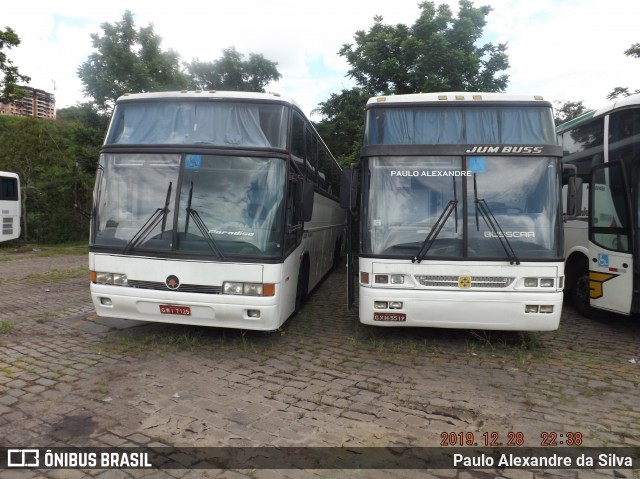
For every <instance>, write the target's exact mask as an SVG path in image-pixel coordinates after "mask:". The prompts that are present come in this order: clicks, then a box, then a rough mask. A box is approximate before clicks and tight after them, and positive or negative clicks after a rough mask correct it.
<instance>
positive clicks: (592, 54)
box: [0, 0, 640, 119]
mask: <svg viewBox="0 0 640 479" xmlns="http://www.w3.org/2000/svg"><path fill="white" fill-rule="evenodd" d="M418 3H419V2H418V1H417V0H393V1H389V0H384V1H383V0H339V1H338V0H322V1H314V2H310V1H302V0H234V1H232V2H216V1H206V2H205V1H202V0H192V1H191V2H175V1H172V2H167V1H165V0H133V1H132V0H127V1H124V0H109V1H107V2H100V3H98V2H92V1H86V0H82V1H80V0H29V1H22V2H17V1H12V2H10V3H7V4H3V7H2V11H1V13H0V28H2V29H4V27H7V26H9V27H11V28H13V29H14V30H15V31H16V33H17V34H18V36H19V37H20V40H21V44H20V45H19V46H18V47H17V48H13V49H11V50H9V51H5V53H7V54H8V56H9V58H10V59H11V60H12V61H13V63H14V64H15V65H17V66H18V68H19V69H20V71H21V73H23V74H25V75H29V76H30V77H31V79H32V81H31V84H30V86H32V87H34V88H39V89H43V90H46V91H49V92H53V93H54V94H55V95H56V106H57V107H58V108H64V107H67V106H73V105H75V104H76V103H79V102H83V101H85V100H86V99H85V98H84V97H83V94H82V84H81V83H80V80H79V79H78V77H77V74H76V72H77V69H78V66H79V65H80V64H82V63H83V62H84V61H85V60H86V58H87V56H88V55H89V54H90V53H92V52H93V49H92V45H91V39H90V34H92V33H100V34H102V29H101V28H100V24H101V23H104V22H108V23H112V24H113V23H115V22H118V21H120V20H121V19H122V15H123V13H124V11H125V10H127V9H129V10H131V11H132V12H133V14H134V19H135V22H136V26H137V27H142V26H147V25H148V24H153V26H154V30H155V32H156V33H157V34H158V35H160V37H162V40H163V41H162V45H161V48H162V49H163V50H168V49H173V50H175V51H177V52H178V53H179V54H180V56H181V58H182V61H185V62H190V61H191V60H192V59H194V58H199V59H200V60H202V61H213V60H215V59H217V58H219V57H220V56H221V52H222V49H224V48H227V47H229V46H235V47H236V49H237V50H238V52H240V53H242V54H245V55H247V56H248V54H250V53H260V54H263V55H264V56H265V57H266V58H267V59H269V60H272V61H275V62H277V63H278V70H279V71H280V73H281V74H282V79H281V80H280V81H279V82H277V83H274V84H271V85H269V87H268V90H269V91H276V92H279V93H282V94H285V95H289V96H291V97H293V98H294V99H295V100H296V101H297V102H298V103H299V104H300V105H301V106H302V108H303V109H304V110H305V112H306V113H307V114H310V113H311V111H312V110H313V109H314V108H316V107H317V106H318V103H320V102H322V101H324V100H326V99H327V98H328V97H329V95H330V94H331V93H339V92H340V91H341V90H342V89H343V88H351V87H352V86H353V83H352V81H351V80H350V79H349V78H348V77H346V73H347V70H348V64H347V63H346V62H345V61H344V59H343V58H342V57H340V56H339V55H338V53H337V52H338V50H339V49H340V47H341V46H342V45H343V44H344V43H352V42H353V36H354V33H355V32H356V31H357V30H360V29H364V30H368V29H369V28H370V27H371V26H372V25H373V17H374V16H375V15H381V16H382V17H383V18H384V21H385V23H389V24H397V23H404V24H407V25H412V24H413V23H414V21H415V20H416V18H417V17H418V14H419V7H418ZM435 3H436V4H440V3H449V4H451V5H452V6H453V8H454V11H455V10H456V9H457V5H458V2H457V1H450V0H446V1H444V0H440V1H438V0H436V2H435ZM474 5H476V6H480V5H490V6H491V7H492V8H493V11H492V12H491V13H490V14H489V16H488V18H487V21H488V23H487V26H486V27H485V29H484V34H485V37H484V38H483V40H482V43H486V42H489V41H491V42H493V43H497V42H507V43H508V51H507V53H508V55H509V61H510V64H511V67H510V69H509V70H508V72H507V73H508V75H509V77H510V81H509V87H508V89H507V92H509V93H530V94H538V95H543V96H544V97H545V99H548V100H551V101H556V100H557V101H579V100H582V101H584V103H585V105H586V106H587V107H591V108H597V107H599V106H602V105H604V104H605V103H607V100H606V95H607V94H608V93H609V92H610V91H611V90H612V89H613V88H614V87H616V86H626V87H629V88H630V89H632V90H635V89H640V59H634V58H628V57H626V56H625V55H624V51H625V50H626V49H627V48H629V47H630V46H631V45H632V44H633V43H639V42H640V33H638V28H637V25H638V19H639V18H640V2H639V1H638V0H605V1H603V0H535V1H532V0H485V1H475V2H474ZM313 119H318V118H317V117H313Z"/></svg>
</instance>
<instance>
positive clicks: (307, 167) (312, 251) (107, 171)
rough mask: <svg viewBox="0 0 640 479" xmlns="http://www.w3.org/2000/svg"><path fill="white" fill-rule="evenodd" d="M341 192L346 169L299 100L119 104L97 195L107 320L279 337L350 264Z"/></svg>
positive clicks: (95, 284)
mask: <svg viewBox="0 0 640 479" xmlns="http://www.w3.org/2000/svg"><path fill="white" fill-rule="evenodd" d="M339 185H340V168H339V166H338V164H337V163H336V162H335V160H334V158H333V157H332V155H331V153H330V152H329V150H328V149H327V147H326V146H325V144H324V142H323V141H322V139H321V138H320V136H319V135H318V134H317V132H316V131H315V129H314V128H313V126H312V124H311V123H310V122H309V120H308V119H307V118H306V117H305V116H304V114H303V113H302V112H301V110H300V108H299V107H298V106H297V105H296V103H295V102H294V101H292V100H290V99H287V98H284V97H281V96H279V95H275V94H267V93H242V92H172V93H146V94H131V95H125V96H123V97H121V98H119V99H118V101H117V102H116V106H115V109H114V113H113V117H112V120H111V124H110V127H109V130H108V133H107V136H106V139H105V143H104V146H103V148H102V151H101V155H100V166H99V170H98V175H97V179H96V185H95V191H94V207H93V213H92V224H91V236H90V253H89V265H90V270H91V296H92V299H93V303H94V305H95V307H96V311H97V313H98V315H100V316H110V317H120V318H127V319H133V320H143V321H158V322H168V323H182V324H190V325H201V326H216V327H229V328H241V329H254V330H275V329H277V328H278V327H279V326H280V325H282V323H284V321H285V320H286V319H287V318H288V317H289V316H290V315H291V314H292V313H293V312H294V311H295V310H296V309H297V308H299V307H300V305H301V303H302V301H303V300H304V298H305V296H306V295H307V294H308V292H309V291H311V290H312V289H313V288H314V287H315V286H316V285H317V284H318V283H319V281H320V280H321V279H322V277H323V276H324V275H325V274H326V273H327V272H328V271H329V270H330V269H331V268H332V267H333V266H335V265H336V264H337V262H338V260H339V257H340V254H341V251H342V249H343V247H342V243H343V241H344V240H345V238H344V235H345V213H344V210H343V209H341V208H340V205H339V201H338V197H339Z"/></svg>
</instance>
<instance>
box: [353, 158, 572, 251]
mask: <svg viewBox="0 0 640 479" xmlns="http://www.w3.org/2000/svg"><path fill="white" fill-rule="evenodd" d="M558 167H559V166H558V161H557V159H556V158H550V157H526V158H525V157H507V156H501V157H491V156H486V157H485V156H483V157H461V156H423V157H416V156H393V157H387V156H377V157H371V158H369V159H368V160H367V161H366V162H365V163H364V166H363V168H364V171H363V173H364V174H365V176H364V177H365V178H366V177H369V181H365V182H364V185H365V187H364V195H365V196H364V200H363V201H364V205H365V209H366V211H367V214H366V215H365V222H364V224H363V237H362V253H363V254H364V255H380V256H385V257H388V256H396V257H405V258H413V257H415V255H416V254H417V253H418V252H419V251H420V249H421V248H422V246H423V245H424V242H425V239H426V238H427V236H428V235H429V234H430V233H432V230H433V229H434V227H437V228H438V231H437V235H434V234H433V233H432V237H433V243H432V244H431V245H430V247H429V248H428V250H427V251H426V253H424V257H425V258H431V259H433V258H439V259H452V260H456V259H493V260H498V259H505V258H506V259H510V258H509V256H510V255H513V254H514V253H515V257H517V260H519V261H523V260H538V261H539V260H541V259H543V260H544V259H557V258H559V257H561V256H562V254H561V250H560V235H561V231H560V229H561V221H560V211H559V208H558V195H559V188H558V181H559V176H558V174H559V172H558ZM481 204H482V205H486V210H488V212H489V214H490V215H491V219H492V220H495V221H488V220H487V218H486V217H485V216H486V215H485V214H484V213H483V211H482V208H481V206H480V205H481ZM445 210H447V213H446V214H443V212H444V211H445ZM437 223H442V224H439V225H438V226H436V224H437ZM491 223H495V225H494V226H492V224H491ZM501 240H502V241H501ZM505 243H506V244H505ZM506 246H508V249H509V251H511V253H508V252H507V251H506Z"/></svg>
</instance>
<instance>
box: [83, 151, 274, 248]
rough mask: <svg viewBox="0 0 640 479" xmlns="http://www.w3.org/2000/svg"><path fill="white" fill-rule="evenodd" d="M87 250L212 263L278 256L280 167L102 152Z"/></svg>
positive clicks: (254, 161) (234, 159)
mask: <svg viewBox="0 0 640 479" xmlns="http://www.w3.org/2000/svg"><path fill="white" fill-rule="evenodd" d="M100 164H101V174H99V176H98V183H97V185H96V203H95V210H94V220H93V222H94V228H93V232H92V245H94V246H101V247H107V248H113V249H114V250H116V251H117V252H119V253H133V252H135V253H140V252H146V253H152V252H155V253H160V254H162V253H169V252H179V253H184V254H195V255H206V256H214V257H218V258H221V259H223V258H228V257H236V258H237V257H244V258H252V257H256V258H266V257H277V256H280V255H281V254H282V248H281V246H282V241H283V217H284V202H283V198H284V189H285V181H284V179H285V161H284V160H283V159H278V158H263V157H260V158H257V157H251V156H230V155H223V154H187V155H180V154H146V153H145V154H142V153H140V154H132V153H126V154H121V153H104V154H103V155H102V156H101V161H100Z"/></svg>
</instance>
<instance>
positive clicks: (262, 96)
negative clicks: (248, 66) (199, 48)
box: [116, 90, 300, 108]
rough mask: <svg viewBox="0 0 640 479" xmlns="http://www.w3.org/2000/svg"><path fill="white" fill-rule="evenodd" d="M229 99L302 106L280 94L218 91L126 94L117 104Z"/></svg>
mask: <svg viewBox="0 0 640 479" xmlns="http://www.w3.org/2000/svg"><path fill="white" fill-rule="evenodd" d="M178 98H179V99H183V98H184V99H200V98H207V99H227V100H262V101H280V102H283V103H288V104H290V105H294V106H297V107H298V108H300V106H299V105H298V104H297V103H296V102H295V101H294V100H293V99H292V98H289V97H286V96H282V95H280V94H279V93H258V92H248V91H217V90H193V91H187V90H182V91H163V92H153V93H125V94H124V95H122V96H121V97H119V98H118V100H117V101H116V103H120V102H125V101H139V100H161V99H178Z"/></svg>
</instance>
